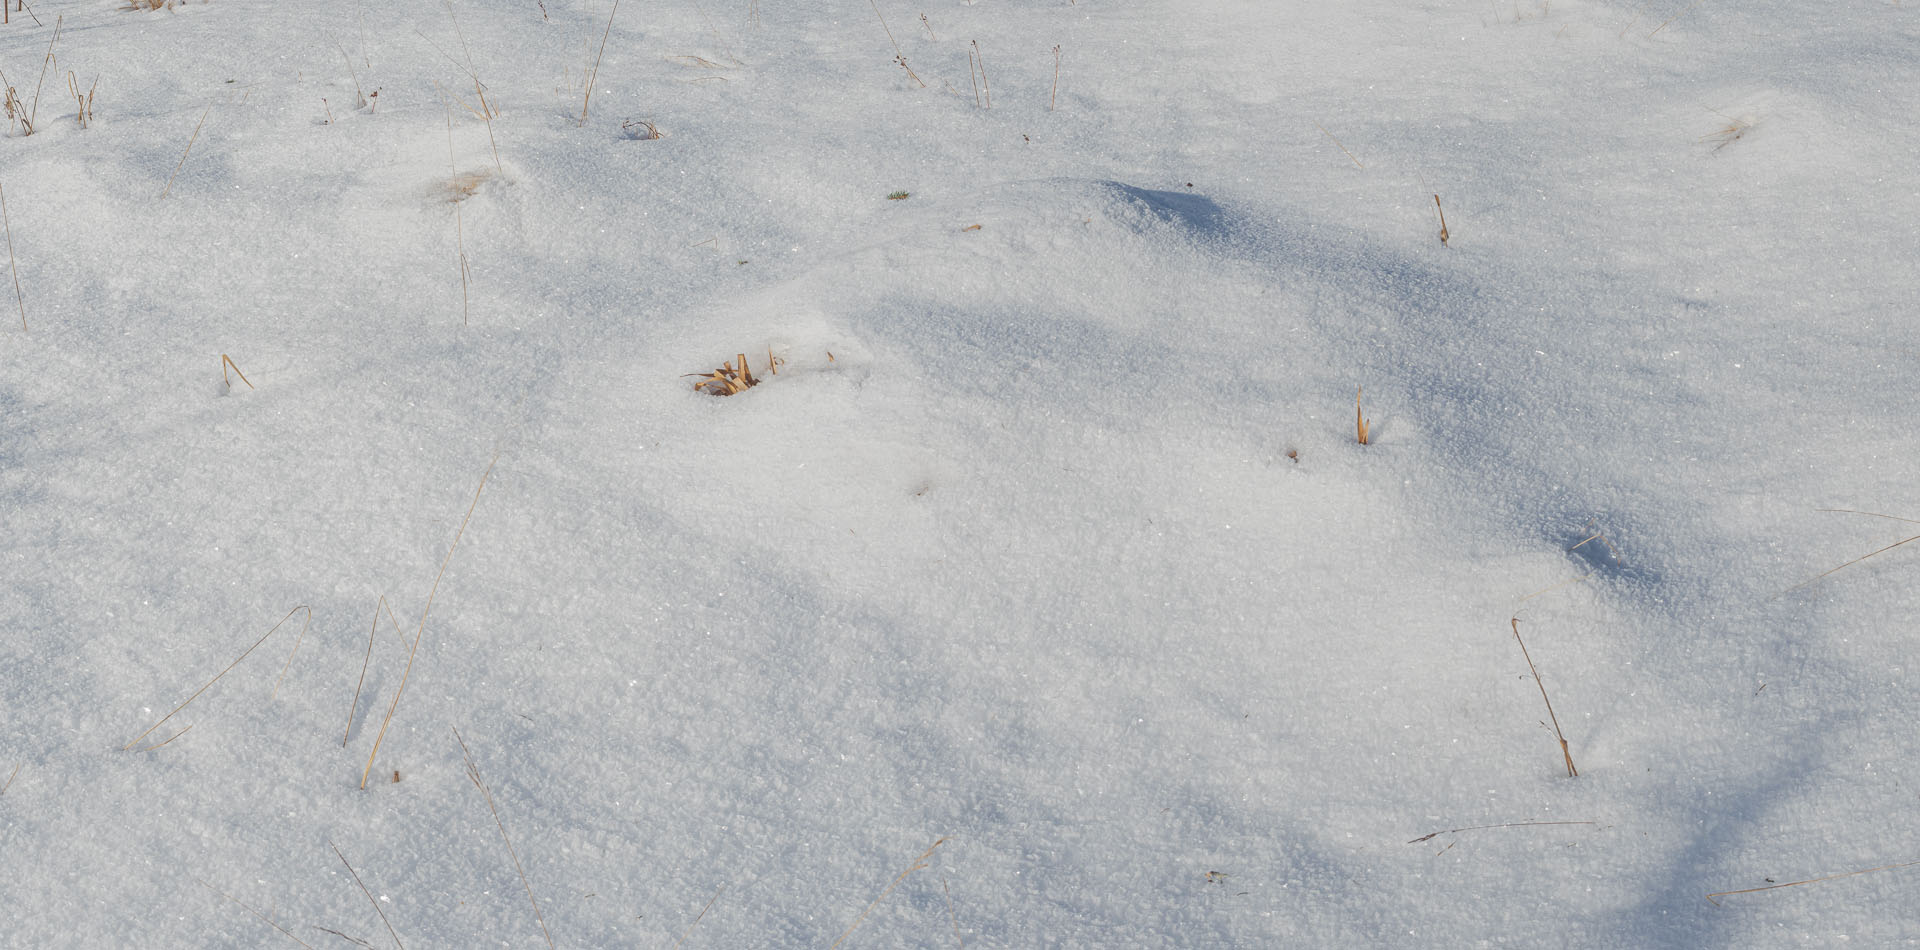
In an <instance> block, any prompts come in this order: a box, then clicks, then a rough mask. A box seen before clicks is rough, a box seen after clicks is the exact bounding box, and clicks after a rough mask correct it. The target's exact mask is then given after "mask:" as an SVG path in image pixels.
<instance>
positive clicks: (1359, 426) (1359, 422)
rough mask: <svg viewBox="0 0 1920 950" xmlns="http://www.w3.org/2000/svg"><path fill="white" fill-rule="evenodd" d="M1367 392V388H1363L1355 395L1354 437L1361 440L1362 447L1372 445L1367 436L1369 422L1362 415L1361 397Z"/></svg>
mask: <svg viewBox="0 0 1920 950" xmlns="http://www.w3.org/2000/svg"><path fill="white" fill-rule="evenodd" d="M1366 391H1367V390H1366V387H1364V386H1362V387H1360V388H1359V389H1357V390H1355V391H1354V393H1353V428H1354V436H1355V437H1356V438H1358V439H1359V440H1360V444H1361V445H1369V444H1371V443H1369V442H1368V441H1367V434H1368V426H1367V420H1366V419H1365V418H1363V417H1362V416H1361V415H1360V396H1361V395H1362V394H1364V393H1365V392H1366Z"/></svg>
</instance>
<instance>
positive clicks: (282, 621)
mask: <svg viewBox="0 0 1920 950" xmlns="http://www.w3.org/2000/svg"><path fill="white" fill-rule="evenodd" d="M302 610H304V611H306V612H307V622H308V623H312V622H313V608H312V607H308V606H306V605H305V604H302V605H300V606H298V607H295V608H293V609H292V610H289V611H287V615H286V616H285V617H281V618H280V622H279V623H276V624H274V625H273V627H272V629H269V630H268V631H267V632H266V633H265V634H264V635H262V636H261V637H260V639H258V640H255V641H253V646H250V647H248V648H247V649H246V652H245V653H242V654H240V656H239V658H237V659H235V660H234V661H233V662H232V663H229V664H227V668H226V669H224V670H221V671H220V672H219V673H217V674H215V675H214V677H213V679H210V680H208V681H207V685H205V686H202V687H200V688H199V689H197V690H194V691H193V695H192V696H188V697H187V701H186V702H184V703H181V704H180V705H178V706H175V707H173V712H170V713H167V714H166V715H164V716H161V717H160V721H159V722H156V723H154V724H153V725H151V726H148V727H147V731H146V732H142V733H141V734H139V735H137V736H134V737H133V740H132V741H131V742H128V743H127V744H126V745H123V746H121V747H120V751H122V752H125V751H127V750H128V749H131V748H133V746H134V744H135V743H137V742H139V741H140V740H142V739H145V738H146V737H147V736H148V734H150V733H152V732H153V730H155V729H158V728H160V726H161V725H163V724H164V723H165V722H166V721H167V720H169V719H172V718H173V717H174V716H175V715H176V714H178V713H179V712H180V710H182V709H185V708H187V706H188V704H190V703H192V702H193V701H194V700H196V699H199V698H200V694H201V693H204V692H206V691H207V690H209V689H211V688H213V684H215V683H218V682H220V677H222V676H225V675H227V674H228V673H230V672H232V671H233V668H234V667H236V666H239V665H240V661H241V660H244V659H246V658H247V657H248V656H249V655H251V654H252V653H253V651H255V650H257V649H259V648H260V644H262V643H265V642H267V637H271V636H273V633H274V631H275V630H279V629H280V627H281V626H282V625H284V624H285V623H286V622H287V621H289V620H292V619H293V615H294V614H297V613H299V612H300V611H302ZM301 629H302V630H303V631H304V630H305V629H306V628H305V627H302V628H301ZM182 731H183V732H184V731H185V730H182ZM167 741H168V742H171V741H173V740H171V739H169V740H167ZM162 744H163V745H164V743H162ZM154 748H159V746H154Z"/></svg>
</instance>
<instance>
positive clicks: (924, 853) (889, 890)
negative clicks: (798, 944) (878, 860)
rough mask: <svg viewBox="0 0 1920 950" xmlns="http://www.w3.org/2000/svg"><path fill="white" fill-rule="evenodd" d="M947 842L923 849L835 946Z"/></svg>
mask: <svg viewBox="0 0 1920 950" xmlns="http://www.w3.org/2000/svg"><path fill="white" fill-rule="evenodd" d="M946 843H947V839H946V838H944V837H943V838H941V839H940V840H938V841H935V842H934V843H933V845H932V846H931V847H929V848H927V850H925V851H922V852H920V856H919V857H917V858H915V859H913V866H912V867H909V868H907V869H906V870H904V871H901V872H900V876H899V877H896V878H894V879H893V883H892V884H888V885H887V889H886V890H884V891H881V892H880V896H879V897H876V898H874V899H873V903H871V904H868V905H867V909H866V910H863V911H861V912H860V916H859V917H858V918H857V919H855V920H854V922H853V926H852V927H848V928H847V932H846V933H843V934H841V935H840V939H839V940H835V941H834V942H833V946H834V947H838V946H840V944H841V943H843V942H845V941H846V939H847V937H848V936H849V935H851V934H852V933H853V932H854V930H855V929H856V928H858V927H859V926H860V923H861V921H864V920H866V919H867V915H868V914H871V913H873V909H874V908H875V907H878V906H880V902H881V901H883V900H886V899H887V895H888V894H891V893H893V889H894V888H896V887H899V886H900V882H901V881H904V880H906V879H907V875H909V874H912V873H913V872H915V871H918V870H920V869H921V868H924V867H926V866H927V859H928V858H931V857H933V852H934V851H936V850H938V849H939V847H940V846H941V845H943V844H946ZM828 950H832V948H828Z"/></svg>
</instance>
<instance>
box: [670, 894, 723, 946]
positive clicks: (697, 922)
mask: <svg viewBox="0 0 1920 950" xmlns="http://www.w3.org/2000/svg"><path fill="white" fill-rule="evenodd" d="M726 889H727V886H726V885H725V884H722V885H720V890H718V891H714V892H713V897H712V898H711V899H709V900H708V901H707V906H705V907H702V908H700V914H699V916H697V917H695V918H693V923H690V924H688V925H687V932H686V933H683V934H681V935H680V939H678V940H675V941H674V942H673V950H680V945H681V944H683V943H686V942H687V938H688V937H691V936H693V928H695V927H698V926H700V919H701V918H702V917H705V916H707V911H710V910H712V909H713V902H714V901H717V900H719V899H720V892H721V891H724V890H726Z"/></svg>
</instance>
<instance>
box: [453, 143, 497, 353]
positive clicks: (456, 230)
mask: <svg viewBox="0 0 1920 950" xmlns="http://www.w3.org/2000/svg"><path fill="white" fill-rule="evenodd" d="M446 109H447V170H448V171H449V172H450V173H452V174H453V176H454V179H455V180H456V181H457V180H458V178H459V176H460V169H459V167H458V166H457V165H456V164H455V163H454V159H453V107H452V106H450V105H449V106H447V107H446ZM489 125H491V123H489ZM456 187H457V186H456ZM474 187H475V188H478V187H479V184H478V183H475V185H474ZM453 237H454V241H455V242H456V243H455V246H456V247H457V248H458V249H459V251H460V325H461V326H463V327H464V326H470V325H471V324H470V322H469V321H470V320H471V319H472V311H471V309H470V308H471V296H472V295H471V293H470V286H471V284H472V278H473V270H472V269H471V268H470V267H468V266H467V225H466V222H465V221H463V220H462V219H461V217H460V201H459V199H458V198H456V199H454V202H453Z"/></svg>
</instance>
